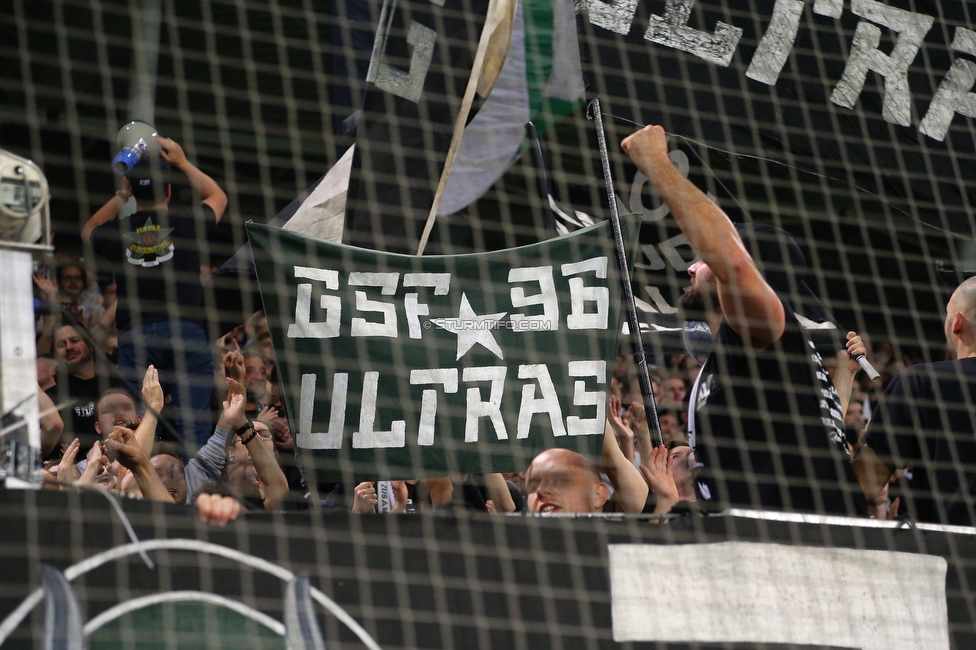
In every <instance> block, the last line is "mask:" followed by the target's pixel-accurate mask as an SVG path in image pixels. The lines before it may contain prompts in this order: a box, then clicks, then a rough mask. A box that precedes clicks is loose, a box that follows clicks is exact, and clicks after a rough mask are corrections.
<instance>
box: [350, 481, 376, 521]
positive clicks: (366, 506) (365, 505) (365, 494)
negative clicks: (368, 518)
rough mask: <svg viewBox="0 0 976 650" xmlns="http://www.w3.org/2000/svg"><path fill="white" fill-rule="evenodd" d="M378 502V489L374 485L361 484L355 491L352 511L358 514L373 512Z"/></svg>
mask: <svg viewBox="0 0 976 650" xmlns="http://www.w3.org/2000/svg"><path fill="white" fill-rule="evenodd" d="M378 502H379V499H377V497H376V488H375V487H374V486H373V484H372V483H369V482H366V483H360V484H359V485H357V486H356V489H355V490H353V502H352V511H353V512H355V513H356V514H363V513H367V512H373V508H375V507H376V504H377V503H378Z"/></svg>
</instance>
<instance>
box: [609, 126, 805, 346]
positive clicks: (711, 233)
mask: <svg viewBox="0 0 976 650" xmlns="http://www.w3.org/2000/svg"><path fill="white" fill-rule="evenodd" d="M621 146H622V148H623V150H624V151H625V152H626V153H627V154H628V155H629V156H630V157H631V159H632V160H633V161H634V164H636V165H637V168H638V169H639V170H640V171H641V173H643V174H644V175H645V176H647V177H648V178H649V179H650V180H651V182H652V183H654V186H655V187H656V188H657V190H658V192H659V193H660V194H661V197H662V198H663V199H664V202H665V203H667V205H668V207H669V208H670V209H671V214H672V215H674V218H675V220H676V221H677V222H678V226H680V227H681V232H683V233H684V234H685V237H687V238H688V243H689V244H690V245H691V247H692V249H693V250H694V251H695V253H697V254H698V256H699V257H701V259H702V261H704V262H705V264H707V265H708V266H709V268H710V269H711V270H712V272H713V273H714V274H715V278H716V279H717V280H718V293H719V301H720V303H721V305H722V311H723V312H724V314H725V318H726V320H727V321H728V322H729V326H730V327H731V328H732V329H733V330H734V331H735V332H736V333H737V334H738V335H739V336H741V337H742V338H743V339H744V340H746V341H748V342H749V343H750V344H751V345H752V346H753V347H755V348H757V349H763V348H766V347H768V346H769V345H770V344H772V343H773V342H774V341H777V340H778V339H779V338H780V337H781V336H782V335H783V329H784V328H785V325H786V316H785V313H784V311H783V304H782V303H781V302H780V300H779V298H778V297H777V296H776V292H774V291H773V290H772V288H771V287H770V286H769V285H768V284H766V281H765V280H764V279H763V277H762V275H761V274H760V273H759V270H758V269H757V268H756V264H755V262H754V261H753V260H752V257H751V256H750V255H749V252H748V251H747V250H746V247H745V245H744V244H743V243H742V239H741V238H740V237H739V233H738V232H736V230H735V226H733V225H732V222H731V221H729V218H728V217H727V216H726V215H725V213H724V212H723V211H722V209H721V208H719V207H718V206H717V205H715V203H713V202H712V201H711V200H709V198H708V197H707V196H705V194H704V193H703V192H702V191H701V190H699V189H698V188H697V187H695V185H694V183H692V182H691V181H689V180H688V179H687V178H685V177H684V176H682V175H681V173H680V172H679V171H678V170H677V169H676V168H675V167H674V165H673V164H672V163H671V159H670V158H669V157H668V145H667V139H666V136H665V133H664V129H663V128H661V127H660V126H647V127H644V128H643V129H642V130H640V131H638V132H637V133H634V134H633V135H631V136H629V137H628V138H626V139H625V140H624V141H623V142H622V143H621Z"/></svg>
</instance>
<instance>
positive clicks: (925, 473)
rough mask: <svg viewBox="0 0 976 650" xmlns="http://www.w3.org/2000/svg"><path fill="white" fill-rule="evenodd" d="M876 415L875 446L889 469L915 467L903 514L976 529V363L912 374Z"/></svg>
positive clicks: (924, 367) (926, 367) (894, 387)
mask: <svg viewBox="0 0 976 650" xmlns="http://www.w3.org/2000/svg"><path fill="white" fill-rule="evenodd" d="M871 415H872V418H871V424H870V425H869V426H868V430H867V433H866V434H865V439H866V440H867V442H868V444H869V445H870V446H871V448H872V449H874V450H875V452H876V453H877V454H878V456H879V457H880V458H881V459H882V460H883V461H885V462H886V463H887V465H888V467H889V469H902V468H905V467H909V468H910V470H909V475H910V476H911V479H910V480H907V481H906V484H907V487H908V489H907V490H906V491H904V493H902V494H899V495H898V496H900V497H901V498H902V500H903V501H905V505H904V506H903V511H905V510H904V508H907V512H908V513H909V514H911V515H912V516H913V517H917V519H918V521H926V522H935V523H945V524H959V525H963V526H972V525H976V519H974V517H973V508H974V502H976V358H970V359H960V360H958V361H940V362H938V363H925V364H919V365H915V366H910V367H908V368H905V369H904V370H902V371H901V372H900V373H898V375H897V376H895V378H894V379H892V380H891V383H890V384H888V388H887V390H885V394H884V397H883V398H882V399H881V401H880V402H879V403H878V406H877V407H876V408H875V409H874V410H873V411H872V413H871ZM906 479H907V477H906ZM891 498H892V499H894V498H895V493H892V494H891Z"/></svg>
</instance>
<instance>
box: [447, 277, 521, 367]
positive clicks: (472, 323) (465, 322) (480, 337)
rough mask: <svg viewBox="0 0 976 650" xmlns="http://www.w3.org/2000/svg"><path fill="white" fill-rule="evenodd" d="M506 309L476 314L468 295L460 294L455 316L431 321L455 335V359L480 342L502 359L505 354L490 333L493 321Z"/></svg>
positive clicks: (505, 312) (498, 319)
mask: <svg viewBox="0 0 976 650" xmlns="http://www.w3.org/2000/svg"><path fill="white" fill-rule="evenodd" d="M506 314H508V312H507V311H503V312H500V313H498V314H484V315H480V316H479V315H478V314H476V313H474V310H473V309H472V308H471V303H470V302H468V295H467V294H466V293H462V294H461V306H460V308H459V309H458V315H457V318H432V319H431V322H432V323H434V325H437V327H440V328H441V329H445V330H447V331H448V332H451V333H452V334H454V335H456V336H457V337H458V339H457V360H460V359H461V357H463V356H464V355H465V354H467V353H468V350H470V349H471V348H473V347H474V346H475V344H476V343H477V344H480V345H482V346H483V347H485V348H487V349H488V350H490V351H491V352H493V353H494V354H495V356H496V357H498V358H499V359H504V358H505V355H504V354H503V353H502V349H501V348H500V347H499V346H498V341H496V340H495V335H494V334H492V329H493V328H494V325H495V323H497V322H498V321H500V320H501V319H502V318H504V317H505V315H506Z"/></svg>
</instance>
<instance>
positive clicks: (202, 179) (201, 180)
mask: <svg viewBox="0 0 976 650" xmlns="http://www.w3.org/2000/svg"><path fill="white" fill-rule="evenodd" d="M180 170H181V171H182V172H183V173H184V174H185V175H186V178H187V180H188V181H190V185H191V186H192V187H193V189H195V190H196V191H197V193H198V194H200V199H201V201H202V202H204V203H210V202H213V201H215V200H216V199H222V204H223V205H226V203H227V196H226V194H225V193H224V191H223V190H222V189H220V185H218V184H217V181H215V180H214V179H212V178H210V176H208V175H207V174H205V173H204V172H202V171H201V170H200V169H199V168H198V167H197V166H196V165H194V164H193V163H191V162H190V161H189V160H187V161H186V162H185V163H183V165H182V167H181V168H180ZM211 207H214V206H211ZM214 213H215V215H216V217H217V219H216V220H217V222H219V221H220V217H221V216H222V214H223V208H221V209H220V210H218V209H216V207H214Z"/></svg>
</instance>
